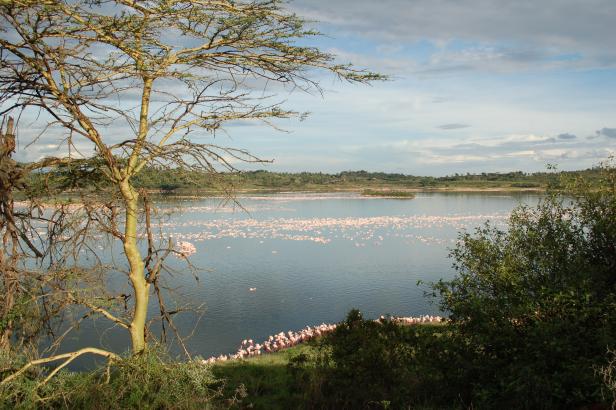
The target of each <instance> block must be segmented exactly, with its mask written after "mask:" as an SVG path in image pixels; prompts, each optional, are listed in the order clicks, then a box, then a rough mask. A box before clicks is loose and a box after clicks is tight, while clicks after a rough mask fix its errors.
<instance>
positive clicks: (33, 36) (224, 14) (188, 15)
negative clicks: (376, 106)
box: [0, 0, 383, 353]
mask: <svg viewBox="0 0 616 410" xmlns="http://www.w3.org/2000/svg"><path fill="white" fill-rule="evenodd" d="M315 35H318V33H317V32H315V31H313V30H310V29H307V28H306V21H305V20H303V19H302V18H300V17H298V16H296V15H294V14H292V13H289V12H288V11H286V10H285V9H284V3H283V1H281V0H253V1H233V0H150V1H135V0H17V1H6V0H3V1H1V2H0V46H1V51H0V104H2V105H1V106H0V114H3V113H9V112H13V111H19V110H27V111H28V110H30V111H32V110H38V111H40V112H39V115H40V118H41V119H42V120H43V119H44V120H45V121H46V128H45V132H46V133H47V135H56V134H58V131H57V130H59V129H61V130H63V132H62V134H61V135H60V134H58V135H59V137H58V138H60V140H61V141H62V142H64V143H65V144H66V146H67V147H68V150H67V152H68V154H67V158H64V159H63V161H64V162H65V163H70V161H71V159H73V158H77V157H83V156H93V157H95V158H96V159H95V162H94V163H96V164H98V166H97V168H96V170H97V171H98V172H100V173H102V175H103V176H104V178H105V179H106V180H107V181H108V182H109V183H110V184H111V185H112V186H113V187H114V189H115V190H116V192H117V193H118V194H119V197H120V200H121V204H122V206H123V208H124V210H123V212H124V217H123V223H121V224H120V225H119V228H117V229H116V227H115V226H112V227H111V228H109V229H108V232H109V233H111V234H112V235H113V236H114V237H116V238H117V239H118V240H120V241H121V242H122V245H123V250H124V254H125V257H126V261H127V264H128V271H127V275H128V278H129V282H130V284H131V287H132V293H133V295H132V296H133V309H132V315H131V318H130V322H129V323H125V322H123V321H122V320H120V319H118V318H116V317H114V316H113V315H111V314H110V313H108V312H106V313H105V316H106V317H108V318H110V319H112V320H113V321H115V322H116V323H118V324H122V325H123V326H124V327H126V328H127V329H128V330H129V332H130V336H131V341H132V350H133V352H134V353H138V352H141V351H142V350H143V349H145V347H146V339H145V332H146V319H147V307H148V299H149V296H150V293H151V289H150V288H151V284H152V283H153V282H155V280H156V278H157V276H158V274H159V272H160V268H161V263H160V262H161V261H162V259H163V258H164V255H166V254H168V253H169V252H168V251H167V252H161V251H160V250H156V249H153V247H152V246H150V245H151V242H150V245H149V246H148V252H147V255H144V254H143V253H142V252H141V250H140V247H139V232H140V231H139V221H140V219H139V217H140V215H143V213H144V212H145V211H146V210H147V206H146V207H144V206H143V203H142V202H141V201H140V193H139V192H138V191H137V190H136V189H135V187H134V186H133V183H132V180H133V178H134V177H135V176H136V175H137V174H138V173H139V172H140V171H141V170H142V169H143V168H144V167H146V166H149V165H152V164H162V165H163V166H179V167H184V168H189V169H200V170H205V171H208V172H211V173H212V174H215V173H216V172H220V171H221V170H227V171H228V170H235V164H236V163H237V161H238V160H239V161H259V159H258V158H257V157H255V156H253V155H251V154H250V153H249V152H247V151H245V150H242V149H235V148H229V147H224V146H220V145H216V144H213V143H212V142H211V141H210V142H203V141H202V140H200V138H204V137H208V136H209V137H212V136H214V135H215V133H216V131H217V130H219V129H221V127H223V125H224V124H225V123H227V122H229V121H238V120H258V121H263V122H266V123H268V124H270V123H269V121H270V120H271V119H275V118H289V117H293V116H298V115H301V114H300V113H297V112H295V111H292V110H288V109H285V108H284V107H283V106H282V105H281V104H280V103H279V102H277V101H273V100H272V98H274V97H275V96H276V94H277V92H278V91H280V90H283V89H289V88H293V89H295V88H297V89H300V90H304V91H315V90H316V91H318V92H321V88H320V86H319V83H318V82H317V80H315V78H317V77H316V75H317V73H318V72H319V71H325V72H329V73H333V74H334V75H335V76H337V77H339V78H340V79H342V80H346V81H349V82H358V83H367V82H370V81H373V80H379V79H383V77H382V76H380V75H378V74H375V73H371V72H366V71H363V70H358V69H355V68H353V67H352V66H351V65H347V64H344V65H340V64H337V63H336V62H335V59H334V56H333V55H331V54H328V53H325V52H323V51H321V50H319V49H318V48H314V47H308V46H303V45H300V44H299V40H302V41H303V40H304V39H306V38H309V37H312V36H315ZM83 142H87V143H88V144H89V147H87V148H85V149H84V145H83ZM115 217H117V215H115V214H114V215H112V218H111V222H110V224H111V225H113V224H114V223H115V222H113V221H115V220H117V219H114V218H115Z"/></svg>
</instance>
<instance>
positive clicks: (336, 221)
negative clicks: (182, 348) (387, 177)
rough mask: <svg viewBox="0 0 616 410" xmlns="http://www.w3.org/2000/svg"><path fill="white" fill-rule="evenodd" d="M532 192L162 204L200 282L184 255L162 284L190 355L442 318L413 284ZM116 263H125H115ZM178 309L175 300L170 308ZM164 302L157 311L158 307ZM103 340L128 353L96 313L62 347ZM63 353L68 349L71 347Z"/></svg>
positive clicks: (437, 274) (446, 274)
mask: <svg viewBox="0 0 616 410" xmlns="http://www.w3.org/2000/svg"><path fill="white" fill-rule="evenodd" d="M539 199H540V196H538V195H536V194H528V193H418V194H417V196H416V197H415V198H414V199H411V200H401V199H386V198H364V197H361V196H359V195H357V194H340V193H336V194H297V193H293V194H276V195H261V196H245V197H239V198H238V200H239V203H240V204H241V207H239V206H237V205H236V204H230V203H227V204H224V203H222V202H221V200H220V199H179V198H174V199H172V200H171V199H163V200H160V201H158V203H157V205H158V208H159V211H160V216H161V220H162V222H161V225H160V229H161V231H162V232H163V233H165V235H170V236H171V237H172V238H173V239H174V241H176V242H177V241H179V242H181V241H186V242H190V243H192V244H193V245H194V246H195V248H196V253H195V254H194V255H192V256H191V258H190V260H191V262H192V263H193V264H194V265H195V275H196V277H197V278H198V280H195V277H193V275H191V274H190V273H189V270H188V269H187V268H186V265H185V264H183V262H181V261H180V260H176V261H173V262H172V264H173V265H174V268H175V269H176V273H174V276H173V278H172V279H171V280H169V281H168V282H167V283H168V284H169V285H171V286H172V287H173V288H174V290H173V292H172V294H173V295H174V296H173V297H174V298H175V300H176V301H177V302H178V303H179V304H180V305H182V306H199V305H203V309H204V310H203V312H204V313H203V314H202V315H200V320H199V321H197V320H196V319H197V316H196V315H194V314H190V313H188V314H183V315H179V316H177V317H176V324H177V325H178V326H179V328H180V329H181V330H182V332H184V334H188V333H190V332H194V333H193V335H192V337H191V338H190V339H189V340H188V342H187V346H188V348H189V350H190V351H191V353H193V354H195V355H199V356H202V357H205V358H207V357H210V356H212V355H218V354H221V353H225V354H226V353H231V352H234V351H235V350H236V349H237V346H238V345H239V343H240V342H241V341H242V340H243V339H249V338H251V339H254V340H255V341H261V340H264V339H266V338H267V336H268V335H270V334H275V333H278V332H280V331H287V330H298V329H301V328H303V327H305V326H307V325H315V324H320V323H323V322H325V323H333V322H337V321H340V320H342V319H343V318H344V317H345V315H346V313H347V312H348V311H349V310H350V309H352V308H358V309H360V310H361V311H362V312H363V313H364V315H365V316H367V317H378V316H379V315H381V314H392V315H403V316H418V315H424V314H437V313H439V311H438V307H437V306H436V305H435V304H434V303H433V301H432V302H431V301H430V300H429V299H426V298H425V297H424V296H423V292H424V290H426V289H427V288H426V286H425V285H422V286H418V281H425V282H430V281H437V280H439V279H441V278H444V279H447V278H451V277H452V276H453V274H454V270H453V269H452V266H451V265H452V260H450V259H449V258H448V254H449V250H450V249H451V248H452V247H453V246H455V243H456V239H457V236H458V232H460V231H462V230H472V229H474V228H475V227H477V226H479V225H481V224H483V223H484V222H486V221H488V220H489V221H491V222H492V223H493V224H496V225H498V226H500V227H503V228H504V227H505V226H506V221H507V217H508V215H509V214H510V212H511V211H512V209H514V208H515V207H516V206H518V205H520V204H529V205H533V204H536V203H537V202H538V200H539ZM120 260H121V259H120ZM170 305H171V306H172V305H173V304H170ZM156 312H157V307H156V306H152V314H156ZM85 343H91V344H100V345H102V346H104V347H106V348H110V349H113V350H116V351H123V350H125V349H127V348H128V338H127V337H126V335H125V332H124V331H121V330H117V329H111V330H110V329H109V323H108V322H106V321H105V320H103V319H99V320H97V321H96V322H94V323H86V324H85V325H83V326H82V327H81V329H80V331H79V332H78V333H76V334H75V335H74V336H73V338H72V339H70V340H69V341H68V344H67V345H66V346H65V347H64V349H66V350H70V349H71V348H72V347H76V346H84V344H85ZM64 349H63V350H64Z"/></svg>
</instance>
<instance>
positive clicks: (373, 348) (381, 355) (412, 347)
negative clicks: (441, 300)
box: [289, 310, 453, 409]
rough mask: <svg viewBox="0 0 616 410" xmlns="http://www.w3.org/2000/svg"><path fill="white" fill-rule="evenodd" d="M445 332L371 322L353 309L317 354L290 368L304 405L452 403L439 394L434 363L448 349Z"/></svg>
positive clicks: (384, 320)
mask: <svg viewBox="0 0 616 410" xmlns="http://www.w3.org/2000/svg"><path fill="white" fill-rule="evenodd" d="M446 334H447V329H446V327H445V326H440V325H420V326H402V325H399V324H397V323H396V322H394V321H392V320H391V319H389V318H382V319H379V320H378V321H374V320H367V319H364V318H363V317H362V315H361V313H360V312H359V311H357V310H352V311H350V312H349V314H348V316H347V318H346V320H345V321H343V322H341V323H340V324H339V325H338V327H337V329H336V330H335V331H334V332H332V333H331V334H329V335H327V336H325V337H323V338H322V339H321V340H320V341H319V342H318V344H317V347H316V352H317V353H316V354H312V355H307V354H300V355H297V356H295V357H294V358H293V359H292V360H291V361H290V364H289V371H290V373H291V375H292V377H293V382H294V385H295V389H296V390H298V391H301V392H303V395H304V397H303V400H304V401H303V405H302V406H303V407H304V408H331V409H339V408H347V409H356V408H406V407H408V406H410V405H413V406H422V407H423V406H427V405H428V404H431V405H433V404H436V405H445V406H450V405H451V403H452V402H453V399H451V398H450V397H449V396H447V395H444V394H440V397H439V391H440V388H439V386H438V384H439V382H440V380H441V379H442V376H441V375H440V373H439V372H440V369H438V368H437V367H436V366H434V362H433V361H434V360H437V359H438V357H436V356H438V355H439V354H440V353H439V352H443V351H446V347H445V343H446V341H447V338H446V337H445V335H446Z"/></svg>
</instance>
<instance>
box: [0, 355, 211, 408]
mask: <svg viewBox="0 0 616 410" xmlns="http://www.w3.org/2000/svg"><path fill="white" fill-rule="evenodd" d="M22 362H23V360H21V359H18V358H15V357H13V358H6V357H4V358H3V360H2V365H3V367H4V366H9V367H19V365H20V364H21V363H22ZM43 376H44V374H43V372H42V371H40V369H39V370H34V371H33V372H30V373H28V374H27V375H26V376H24V377H20V378H18V379H15V380H13V381H11V382H9V383H8V384H7V385H4V386H2V387H0V408H22V409H31V408H37V409H38V408H54V409H55V408H67V409H68V408H88V409H148V408H153V409H164V408H174V409H202V408H209V407H211V405H212V403H213V400H214V399H215V398H219V396H220V391H219V390H218V389H212V388H211V387H210V386H211V385H212V384H213V383H214V378H213V376H212V374H211V371H210V369H209V368H208V367H206V366H204V365H203V364H201V363H198V362H188V363H181V362H174V361H172V360H170V359H168V358H167V357H166V356H165V355H164V353H161V352H157V351H149V352H148V353H145V354H143V355H140V356H135V357H131V358H129V359H125V360H122V361H121V362H119V363H115V364H114V366H113V367H112V368H111V372H110V374H109V379H107V377H108V376H107V373H106V369H105V368H101V369H98V370H96V371H93V372H88V373H75V372H69V371H61V372H60V373H58V374H57V375H56V376H55V377H53V378H52V379H51V380H50V381H49V382H48V383H47V384H41V381H42V380H43V378H44V377H43Z"/></svg>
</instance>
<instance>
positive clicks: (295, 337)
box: [201, 315, 447, 364]
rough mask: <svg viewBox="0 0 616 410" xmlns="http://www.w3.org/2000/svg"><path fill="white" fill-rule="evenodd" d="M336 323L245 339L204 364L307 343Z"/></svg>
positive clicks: (411, 320)
mask: <svg viewBox="0 0 616 410" xmlns="http://www.w3.org/2000/svg"><path fill="white" fill-rule="evenodd" d="M384 320H386V318H385V317H384V316H381V317H380V318H378V319H377V320H376V321H377V322H380V321H384ZM391 320H392V321H393V322H395V323H398V324H400V325H406V326H409V325H418V324H430V323H441V322H443V321H446V320H447V319H445V318H443V317H441V316H429V315H425V316H418V317H393V318H391ZM337 326H338V325H336V324H325V323H322V324H320V325H317V326H312V327H311V326H306V327H305V328H304V329H302V330H299V331H297V332H293V331H288V332H286V333H285V332H280V333H278V334H276V335H272V336H269V337H268V338H267V340H265V341H263V342H261V343H255V342H254V341H253V340H252V339H244V340H243V341H242V343H241V344H240V347H239V348H238V350H237V352H236V353H235V354H228V355H225V354H221V355H220V356H212V357H210V358H209V359H203V360H202V361H201V363H203V364H214V363H217V362H225V361H227V360H239V359H246V358H250V357H255V356H261V355H263V354H267V353H275V352H279V351H281V350H284V349H288V348H290V347H293V346H297V345H298V344H301V343H305V342H307V341H309V340H312V339H314V338H317V337H319V336H323V335H326V334H328V333H331V332H333V331H334V330H336V327H337Z"/></svg>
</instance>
